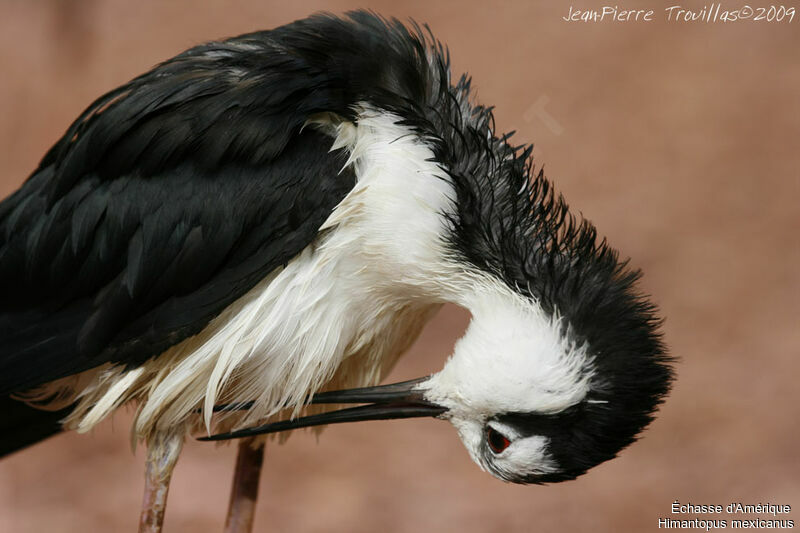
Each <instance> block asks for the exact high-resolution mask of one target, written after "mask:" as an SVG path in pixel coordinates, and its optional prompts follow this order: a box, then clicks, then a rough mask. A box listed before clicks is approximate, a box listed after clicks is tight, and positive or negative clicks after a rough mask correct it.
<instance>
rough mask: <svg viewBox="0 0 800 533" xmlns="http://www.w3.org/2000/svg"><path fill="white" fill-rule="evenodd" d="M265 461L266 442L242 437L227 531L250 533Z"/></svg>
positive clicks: (228, 532) (231, 532) (230, 532)
mask: <svg viewBox="0 0 800 533" xmlns="http://www.w3.org/2000/svg"><path fill="white" fill-rule="evenodd" d="M263 463H264V442H263V441H262V442H260V443H258V444H254V439H252V438H247V439H242V440H241V441H240V442H239V452H238V454H237V455H236V471H235V473H234V475H233V487H232V488H231V499H230V503H229V505H228V518H227V519H226V520H225V533H250V532H251V531H252V530H253V519H254V516H255V511H256V501H257V500H258V481H259V478H260V477H261V465H262V464H263Z"/></svg>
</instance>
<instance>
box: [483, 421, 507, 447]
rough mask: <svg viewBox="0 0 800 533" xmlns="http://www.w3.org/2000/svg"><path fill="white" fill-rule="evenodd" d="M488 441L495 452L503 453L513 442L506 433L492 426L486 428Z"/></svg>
mask: <svg viewBox="0 0 800 533" xmlns="http://www.w3.org/2000/svg"><path fill="white" fill-rule="evenodd" d="M486 442H488V443H489V448H491V449H492V451H493V452H494V453H501V452H502V451H503V450H505V449H506V448H508V447H509V445H510V444H511V441H510V440H508V438H507V437H506V436H505V435H503V434H502V433H500V432H499V431H497V430H495V429H494V428H493V427H491V426H489V427H487V428H486Z"/></svg>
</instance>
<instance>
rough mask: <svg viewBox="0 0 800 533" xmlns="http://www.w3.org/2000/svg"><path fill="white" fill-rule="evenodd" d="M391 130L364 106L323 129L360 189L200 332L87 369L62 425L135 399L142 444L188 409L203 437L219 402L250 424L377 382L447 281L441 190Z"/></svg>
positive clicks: (437, 178) (415, 143)
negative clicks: (345, 157)
mask: <svg viewBox="0 0 800 533" xmlns="http://www.w3.org/2000/svg"><path fill="white" fill-rule="evenodd" d="M395 122H396V117H394V116H392V115H389V114H387V113H384V112H377V111H374V110H371V109H369V108H367V107H364V108H363V109H362V111H361V113H360V119H359V120H358V125H357V126H356V125H353V124H352V123H339V124H335V125H331V124H328V125H327V126H326V127H327V129H328V130H330V131H334V132H335V135H336V138H335V140H334V147H335V148H338V147H346V148H347V149H348V150H349V152H350V154H351V156H350V159H349V161H348V165H353V167H354V169H355V173H356V177H357V184H356V186H355V188H354V189H353V190H352V191H351V192H350V193H349V194H348V196H347V197H346V198H345V199H344V200H343V201H342V202H341V204H340V205H339V206H338V207H337V208H336V210H335V211H334V212H333V213H332V214H331V216H330V217H329V218H328V220H327V221H326V222H325V224H324V225H323V227H322V230H321V232H320V234H319V236H318V238H317V239H316V240H315V241H314V242H312V243H311V244H310V245H309V246H308V247H307V248H306V249H305V250H303V252H302V253H301V254H299V255H298V256H297V257H295V258H294V259H293V260H292V261H290V262H289V263H288V264H287V265H286V267H285V268H281V269H277V270H275V271H274V272H272V273H271V274H270V275H269V276H268V277H267V278H265V279H264V280H262V281H261V282H260V283H259V284H258V285H256V286H255V287H254V288H253V289H252V290H250V291H249V292H248V293H247V294H245V295H244V296H243V297H241V298H240V299H238V300H237V301H235V302H234V303H233V304H231V305H230V306H229V307H228V308H226V309H225V310H224V311H223V312H222V313H221V314H220V315H219V316H218V317H217V318H215V319H214V320H213V321H212V322H211V323H209V325H208V326H207V327H206V328H205V329H204V330H203V331H201V332H200V333H199V334H198V335H195V336H194V337H191V338H189V339H186V340H184V341H183V342H181V343H180V344H178V345H176V346H173V347H172V348H170V349H169V350H167V351H166V352H164V353H163V354H162V355H161V356H159V357H157V358H154V359H153V360H151V361H149V362H147V363H145V365H143V366H142V367H140V368H138V369H135V370H131V371H124V370H121V369H118V368H103V369H99V370H94V371H90V372H91V373H93V374H92V376H90V378H91V379H89V382H90V384H89V385H88V386H81V388H80V390H75V391H74V392H75V393H79V394H80V398H79V400H80V403H79V405H78V407H77V408H76V409H75V411H74V412H73V414H72V415H71V416H70V419H69V420H68V425H70V426H72V427H74V428H76V429H78V430H79V431H88V430H89V429H91V428H92V427H93V426H94V425H95V424H97V423H98V422H99V421H100V420H102V419H103V418H105V416H107V415H108V414H109V413H110V412H111V411H113V409H114V408H116V407H117V406H119V405H120V404H122V403H124V402H126V401H129V400H132V399H137V400H138V401H139V402H140V404H141V406H140V409H139V412H138V413H137V417H136V422H135V436H136V437H137V438H140V439H141V438H145V439H146V438H149V437H150V436H152V435H153V433H154V432H155V431H164V430H167V429H171V428H175V427H176V426H178V425H180V424H184V425H187V426H188V425H191V424H194V423H196V420H197V417H196V416H195V413H196V412H197V409H198V408H202V409H203V421H204V425H205V426H206V429H207V430H210V428H211V416H212V410H211V408H212V407H213V406H214V405H215V404H216V403H220V402H238V401H250V400H254V401H255V405H254V408H253V409H251V410H250V411H249V412H248V413H247V414H246V415H245V416H244V417H242V418H240V419H238V420H237V421H236V424H237V425H248V424H252V423H254V422H256V421H258V420H263V419H264V418H266V417H269V416H271V415H273V414H275V413H277V412H278V411H280V410H282V409H285V408H290V409H294V410H295V412H296V411H297V410H299V409H300V407H301V406H302V404H303V403H304V402H305V401H306V400H307V398H308V396H309V395H311V394H313V393H314V392H315V391H317V390H320V389H322V388H330V387H331V386H336V387H353V386H365V385H372V384H375V383H377V382H378V381H380V379H381V378H382V377H383V376H384V375H385V374H386V372H388V370H389V368H391V365H392V364H393V363H394V362H395V360H396V358H397V357H398V356H399V355H400V353H402V351H404V350H405V349H407V348H408V346H409V345H410V344H411V342H413V340H414V339H415V338H416V336H417V335H418V333H419V331H420V330H421V328H422V326H423V324H424V323H425V322H426V321H427V319H428V318H430V316H431V314H432V312H433V311H434V310H435V309H436V308H437V307H438V304H440V303H441V302H442V294H443V293H442V290H441V287H440V286H439V282H438V281H437V280H440V279H441V278H442V277H445V276H446V277H449V278H454V277H458V273H457V269H456V268H455V267H454V266H453V265H452V264H450V263H448V262H447V261H446V260H445V259H444V257H445V256H446V254H445V248H444V241H443V236H444V235H445V233H446V231H447V222H446V217H444V216H443V214H444V213H448V212H450V210H451V209H452V198H453V197H454V194H453V190H452V187H451V185H450V183H449V182H448V181H447V180H446V179H441V178H444V177H445V176H444V173H443V172H442V170H441V169H440V168H439V167H438V166H437V165H436V164H434V163H432V162H431V160H432V159H433V153H432V152H431V150H430V148H429V147H428V146H427V145H426V144H425V143H424V142H423V141H422V140H421V139H420V138H419V137H418V136H417V135H415V134H413V132H411V131H410V130H408V129H407V128H405V127H403V126H400V125H397V124H396V123H395ZM66 381H67V382H69V380H66ZM86 381H87V376H86V375H84V376H82V377H81V380H80V382H81V383H85V382H86ZM76 382H77V381H75V380H74V378H73V381H72V382H69V383H76ZM57 386H61V387H63V386H64V383H62V384H60V385H57ZM192 420H194V421H195V422H192Z"/></svg>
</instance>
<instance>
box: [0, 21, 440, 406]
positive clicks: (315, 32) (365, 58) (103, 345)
mask: <svg viewBox="0 0 800 533" xmlns="http://www.w3.org/2000/svg"><path fill="white" fill-rule="evenodd" d="M425 50H426V44H425V40H424V39H423V38H421V37H420V36H419V35H418V34H412V33H410V32H409V31H408V30H407V29H406V28H405V27H404V26H403V25H402V24H400V23H399V22H397V21H385V20H382V19H380V18H378V17H376V16H374V15H371V14H369V13H365V12H355V13H350V14H349V16H348V18H344V19H339V18H335V17H332V16H327V15H320V16H315V17H311V18H309V19H305V20H302V21H298V22H295V23H292V24H289V25H287V26H283V27H281V28H277V29H275V30H272V31H268V32H258V33H253V34H249V35H243V36H241V37H237V38H234V39H230V40H227V41H224V42H215V43H209V44H206V45H202V46H198V47H196V48H193V49H191V50H188V51H187V52H184V53H183V54H181V55H179V56H177V57H175V58H173V59H171V60H169V61H167V62H165V63H163V64H161V65H159V66H158V67H156V68H155V69H153V70H152V71H150V72H148V73H146V74H144V75H142V76H140V77H139V78H136V79H134V80H133V81H131V82H130V83H128V84H126V85H124V86H122V87H120V88H119V89H116V90H114V91H112V92H110V93H108V94H107V95H105V96H103V97H101V98H100V99H98V100H97V101H96V102H95V103H94V104H92V105H91V106H90V107H89V108H88V109H87V110H86V111H85V112H84V113H83V115H81V116H80V117H79V118H78V120H77V121H76V122H75V123H74V124H73V125H72V126H71V127H70V128H69V129H68V130H67V132H66V134H65V135H64V137H63V138H62V139H61V140H60V141H59V142H58V143H56V145H55V146H54V147H53V148H52V149H51V150H50V151H49V152H48V154H47V155H46V156H45V157H44V159H43V161H42V163H41V165H40V167H39V169H38V170H36V172H34V174H33V175H32V176H31V178H30V179H29V180H28V181H27V182H26V183H25V185H23V187H22V189H20V190H19V191H18V192H16V193H15V194H13V195H12V196H11V197H9V198H8V199H6V200H5V201H4V202H3V203H2V204H0V393H8V392H9V391H17V390H22V389H25V388H29V387H31V386H34V385H37V384H40V383H44V382H47V381H50V380H53V379H56V378H58V377H61V376H65V375H69V374H73V373H76V372H80V371H82V370H86V369H88V368H92V367H95V366H98V365H100V364H102V363H105V362H119V363H125V364H128V365H135V364H137V363H140V362H142V361H144V360H146V359H148V358H150V357H153V356H155V355H158V354H159V353H161V352H162V351H163V350H164V349H166V348H167V347H169V346H171V345H173V344H175V343H177V342H179V341H181V340H182V339H184V338H186V337H188V336H190V335H193V334H195V333H197V332H199V331H200V330H201V329H202V328H203V327H204V326H205V325H206V324H207V323H208V322H209V320H211V319H212V318H213V317H214V316H216V315H217V314H218V313H219V312H220V311H222V309H224V308H225V306H227V305H228V304H230V303H231V302H232V301H233V300H235V299H236V298H238V297H239V296H241V295H242V294H243V293H244V292H246V291H247V290H249V289H250V288H252V287H253V286H254V285H255V284H256V283H257V282H258V281H259V280H260V279H262V278H263V277H264V275H265V274H267V273H268V272H269V271H271V270H272V269H274V268H275V267H277V266H279V265H282V264H284V263H286V262H287V261H289V260H290V259H291V258H292V257H293V256H294V255H295V254H297V253H298V252H299V251H300V250H302V249H303V248H304V247H305V246H306V245H307V244H308V243H309V242H310V241H311V240H312V239H313V238H314V236H315V235H316V234H317V231H318V229H319V227H320V226H321V224H322V223H323V222H324V220H325V219H326V218H327V217H328V215H329V214H330V212H331V210H332V209H333V208H334V207H335V206H336V205H337V204H338V203H339V201H340V200H341V199H342V198H343V197H344V195H345V194H346V193H347V192H348V191H349V190H350V189H351V188H352V186H353V183H354V179H355V178H354V176H353V174H352V172H350V171H342V170H341V169H342V167H343V165H344V162H345V159H344V154H342V153H338V152H332V153H330V152H329V149H330V147H331V139H330V138H328V137H325V136H324V135H322V134H320V133H319V132H316V131H313V130H311V129H309V128H306V129H303V125H304V124H305V123H306V121H307V120H308V118H309V117H310V116H312V115H314V114H316V113H333V114H336V115H338V116H341V117H344V118H346V119H349V120H354V119H355V113H356V111H355V108H354V105H355V104H357V103H359V102H365V101H366V102H371V104H372V105H374V106H376V107H379V108H383V109H387V110H394V111H396V112H397V113H398V114H399V115H400V116H406V117H407V116H411V115H414V116H417V115H421V113H420V112H419V109H418V108H417V106H421V105H422V106H435V102H431V101H430V99H431V98H434V97H435V96H436V95H438V94H439V93H438V92H437V91H436V90H432V89H431V87H432V85H431V80H430V79H429V73H430V65H429V63H428V58H427V56H426V52H425ZM439 52H440V53H442V52H443V51H442V50H441V49H439ZM439 69H440V70H441V71H442V72H441V73H440V77H441V79H447V75H446V64H444V63H442V64H441V65H439ZM403 110H412V111H413V110H417V113H413V112H408V113H405V112H403Z"/></svg>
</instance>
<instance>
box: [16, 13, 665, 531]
mask: <svg viewBox="0 0 800 533" xmlns="http://www.w3.org/2000/svg"><path fill="white" fill-rule="evenodd" d="M638 277H639V273H638V271H636V270H633V269H631V268H629V267H628V265H627V262H626V261H622V260H620V258H619V255H618V253H617V252H616V251H615V250H614V249H613V248H611V247H610V246H609V245H608V244H607V243H606V242H605V240H602V239H600V238H599V237H598V236H597V234H596V230H595V228H594V227H593V226H592V224H591V223H590V222H588V221H586V220H583V219H580V218H577V217H575V216H573V215H571V214H570V212H569V210H568V207H567V204H566V203H565V201H564V200H563V198H562V197H561V196H560V195H557V194H556V193H554V191H553V188H552V186H551V184H550V183H549V181H548V180H547V179H546V178H545V177H544V176H543V174H542V172H541V171H538V172H537V171H535V170H534V166H533V163H532V157H531V148H530V147H526V146H517V145H515V144H513V142H512V140H511V138H510V136H509V135H503V134H500V133H497V132H496V131H495V126H494V121H493V118H492V112H491V109H490V108H487V107H483V106H481V105H478V104H477V103H475V102H474V101H473V100H472V98H471V96H470V81H469V79H468V78H466V77H461V78H458V79H453V78H451V74H450V70H449V59H448V55H447V52H446V50H445V49H444V48H443V46H442V45H441V44H439V43H438V42H437V41H436V40H435V39H433V38H432V37H431V36H430V33H429V31H428V30H426V29H424V28H421V27H419V26H416V25H413V26H410V27H407V26H405V25H403V24H401V23H400V22H398V21H396V20H386V19H382V18H380V17H378V16H375V15H373V14H370V13H366V12H354V13H350V14H348V15H347V16H346V17H343V18H337V17H334V16H329V15H316V16H313V17H310V18H308V19H304V20H300V21H297V22H294V23H292V24H289V25H286V26H283V27H279V28H277V29H274V30H270V31H262V32H256V33H251V34H247V35H242V36H240V37H235V38H232V39H228V40H224V41H215V42H210V43H207V44H203V45H200V46H196V47H194V48H191V49H190V50H187V51H186V52H184V53H182V54H180V55H178V56H176V57H174V58H172V59H170V60H167V61H165V62H164V63H162V64H160V65H158V66H156V67H155V68H153V69H152V70H150V71H149V72H147V73H145V74H143V75H141V76H139V77H137V78H135V79H133V80H132V81H130V82H129V83H127V84H125V85H123V86H121V87H119V88H118V89H115V90H113V91H111V92H109V93H107V94H106V95H104V96H102V97H100V98H99V99H97V100H96V101H95V102H94V103H92V104H91V105H90V106H89V107H88V108H87V109H86V111H84V112H83V113H82V114H81V115H80V116H79V117H78V119H77V120H76V121H75V122H74V123H73V124H72V125H71V126H70V127H69V128H68V129H67V131H66V133H65V134H64V136H63V137H62V138H61V139H60V140H59V141H58V142H57V143H56V144H55V146H53V148H52V149H51V150H50V151H49V152H48V153H47V154H46V155H45V156H44V158H43V160H42V162H41V164H40V165H39V167H38V168H37V169H36V170H35V171H34V172H33V174H32V175H31V176H30V178H29V179H28V180H27V181H26V182H25V183H24V185H22V187H21V188H20V189H19V190H18V191H16V192H15V193H14V194H12V195H11V196H10V197H8V198H6V199H5V200H4V201H3V202H2V204H0V294H2V299H1V300H0V302H1V303H0V305H1V307H0V394H1V395H2V410H0V417H1V418H0V428H1V430H0V451H1V452H2V453H9V452H11V451H14V450H16V449H19V448H21V447H24V446H26V445H28V444H31V443H33V442H36V441H38V440H40V439H42V438H45V437H47V436H49V435H51V434H53V433H56V432H58V431H60V430H62V429H70V430H77V431H79V432H86V431H89V430H90V429H92V428H93V427H94V426H95V425H97V424H98V423H99V422H101V421H102V420H104V419H105V418H107V417H108V416H109V415H110V414H111V413H113V411H114V410H115V409H116V408H118V407H119V406H121V405H123V404H128V403H134V404H136V405H138V408H137V411H136V416H135V421H134V424H133V429H132V435H133V439H135V440H137V441H142V442H144V443H145V444H146V445H147V446H148V450H149V451H148V473H147V475H146V491H147V492H146V494H145V509H144V510H143V520H142V530H158V529H159V528H160V517H159V513H161V514H162V515H163V506H164V499H163V498H165V494H166V490H165V487H166V484H167V483H168V482H169V474H170V472H171V469H172V466H173V465H174V462H175V460H176V458H177V456H178V453H179V451H180V448H181V443H182V442H183V440H184V438H185V437H186V436H187V435H189V434H195V435H203V436H205V437H206V438H210V439H212V440H219V439H227V438H235V437H255V436H257V435H260V434H263V433H270V432H275V431H282V430H286V429H294V428H299V427H306V426H315V425H320V424H330V423H336V422H344V421H357V420H371V419H387V418H403V417H411V416H433V417H437V418H440V419H444V420H447V421H449V422H451V423H452V424H453V426H454V427H455V428H456V430H457V431H458V434H459V436H460V438H461V440H462V442H463V444H464V446H465V447H466V449H467V451H468V452H469V454H470V456H471V457H472V459H474V461H475V462H476V463H477V464H478V465H479V466H480V467H481V468H483V469H485V470H486V471H488V472H490V473H491V474H492V475H494V476H496V477H498V478H500V479H502V480H506V481H512V482H517V483H544V482H555V481H562V480H568V479H573V478H575V477H576V476H579V475H580V474H582V473H584V472H586V470H587V469H589V468H591V467H592V466H594V465H597V464H598V463H601V462H603V461H606V460H608V459H611V458H613V457H614V456H615V455H616V454H617V453H618V452H619V451H620V450H621V449H622V448H624V447H626V446H627V445H628V444H630V443H631V442H633V441H634V440H635V439H636V438H637V436H638V435H639V433H640V432H641V431H642V429H643V428H644V427H645V426H646V425H647V424H648V423H649V422H650V421H651V419H652V417H653V415H654V412H655V409H656V408H657V406H658V404H659V403H660V402H661V401H662V400H663V398H664V396H665V394H666V393H667V392H668V389H669V385H670V382H671V377H672V372H671V368H670V358H669V357H668V356H667V355H666V352H665V349H664V346H663V345H662V342H661V340H660V335H659V332H658V325H659V320H658V318H657V315H656V311H655V308H654V306H653V305H652V304H651V303H650V302H649V301H648V300H647V299H646V298H645V297H644V296H643V295H642V294H641V292H640V291H639V289H638V288H637V279H638ZM446 302H451V303H455V304H457V305H459V306H461V307H463V308H465V309H467V310H469V312H470V313H471V315H472V318H471V321H470V324H469V326H468V328H467V330H466V332H465V334H464V336H463V337H462V338H461V339H460V340H459V341H458V343H457V344H456V346H455V349H454V351H453V353H452V354H451V355H450V357H449V358H448V359H447V361H446V363H445V365H444V367H443V368H442V370H441V371H440V372H438V373H435V374H433V375H432V376H429V377H425V378H421V379H418V380H413V381H410V382H405V383H400V384H393V385H383V386H379V385H378V383H380V382H381V380H382V378H383V377H384V376H385V375H386V374H387V372H388V371H389V369H390V368H391V367H392V365H393V364H394V362H395V361H396V360H397V358H398V357H399V356H400V355H401V354H402V353H403V352H404V351H405V350H406V349H407V348H408V347H409V346H410V345H411V343H412V342H413V341H414V340H415V339H416V337H417V335H418V334H419V332H420V330H421V329H422V327H423V325H424V324H425V323H426V321H427V320H428V319H429V318H430V317H431V316H432V315H433V313H434V312H435V311H436V310H437V309H438V308H439V307H440V306H441V305H442V304H443V303H446ZM343 403H355V404H365V405H361V406H357V407H351V408H346V409H339V410H335V411H325V412H321V411H318V410H317V409H320V408H321V407H318V406H320V405H322V404H343ZM257 442H258V441H252V440H250V441H248V443H249V444H248V446H249V445H250V444H252V445H253V446H256V449H257V446H258V444H257ZM246 448H247V447H246V446H244V447H242V448H241V449H240V453H246ZM251 456H258V453H255V454H251ZM240 459H241V457H240ZM247 462H248V460H247V459H246V458H245V459H244V460H242V461H240V463H241V464H240V468H245V466H242V464H245V465H246V463H247ZM250 462H251V463H253V460H250ZM156 489H164V490H162V492H158V490H156Z"/></svg>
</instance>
